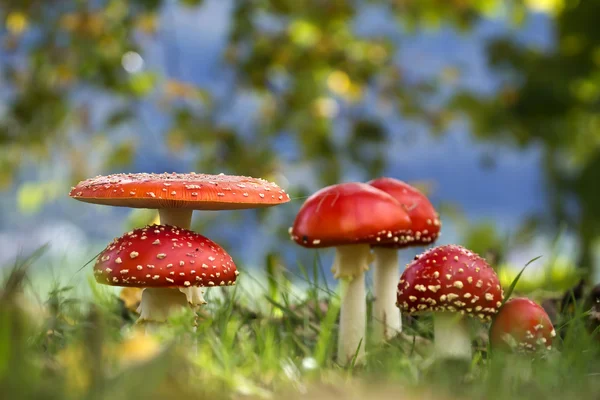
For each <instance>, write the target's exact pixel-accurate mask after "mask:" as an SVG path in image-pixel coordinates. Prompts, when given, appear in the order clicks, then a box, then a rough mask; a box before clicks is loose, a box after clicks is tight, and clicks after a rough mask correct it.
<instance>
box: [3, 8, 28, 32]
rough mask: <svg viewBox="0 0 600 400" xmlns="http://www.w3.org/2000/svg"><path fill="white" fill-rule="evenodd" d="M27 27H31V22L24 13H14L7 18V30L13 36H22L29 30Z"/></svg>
mask: <svg viewBox="0 0 600 400" xmlns="http://www.w3.org/2000/svg"><path fill="white" fill-rule="evenodd" d="M27 26H29V21H28V19H27V16H26V15H25V14H23V13H22V12H19V11H13V12H11V13H9V14H8V15H7V16H6V29H8V31H9V32H10V33H12V34H13V35H20V34H21V33H23V32H24V31H25V30H26V29H27Z"/></svg>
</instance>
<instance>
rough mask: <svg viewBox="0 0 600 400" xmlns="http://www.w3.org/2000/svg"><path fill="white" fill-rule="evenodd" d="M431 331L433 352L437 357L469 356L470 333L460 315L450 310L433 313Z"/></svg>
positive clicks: (465, 357) (468, 357)
mask: <svg viewBox="0 0 600 400" xmlns="http://www.w3.org/2000/svg"><path fill="white" fill-rule="evenodd" d="M433 333H434V335H435V338H434V354H435V356H436V357H437V358H462V359H470V358H471V354H472V349H471V335H470V334H469V329H468V326H467V324H466V321H465V320H464V318H463V317H462V316H461V315H458V314H454V313H450V312H436V313H434V314H433Z"/></svg>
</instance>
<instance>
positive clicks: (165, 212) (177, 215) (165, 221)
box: [158, 208, 194, 229]
mask: <svg viewBox="0 0 600 400" xmlns="http://www.w3.org/2000/svg"><path fill="white" fill-rule="evenodd" d="M193 212H194V210H190V209H187V208H162V209H160V210H158V216H159V217H160V223H161V224H162V225H172V226H178V227H180V228H183V229H190V227H191V226H192V213H193Z"/></svg>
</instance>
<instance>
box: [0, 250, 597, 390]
mask: <svg viewBox="0 0 600 400" xmlns="http://www.w3.org/2000/svg"><path fill="white" fill-rule="evenodd" d="M36 256H37V255H34V256H33V257H32V258H29V259H27V260H24V261H23V262H19V263H18V264H17V265H15V266H14V267H13V268H10V269H6V272H7V276H6V279H5V282H4V284H3V286H2V288H1V289H0V393H1V394H2V395H0V398H2V399H30V398H31V399H111V400H118V399H134V398H135V399H138V398H141V399H158V398H177V399H204V398H210V399H220V398H262V399H280V398H289V399H292V398H303V397H306V398H311V399H313V398H314V399H345V398H348V399H353V398H357V399H358V398H360V399H364V398H380V399H388V398H389V399H400V398H407V399H424V398H432V399H446V398H447V399H458V398H460V399H463V398H473V399H531V398H546V399H554V398H556V399H559V398H560V399H565V398H567V399H570V398H573V399H583V398H596V397H597V394H598V393H600V337H599V335H598V332H597V331H596V332H593V331H591V329H590V328H589V326H588V323H587V321H588V315H587V312H586V310H585V309H584V306H583V305H582V304H577V305H576V306H575V307H574V308H573V309H572V310H571V311H570V314H569V316H563V317H562V319H561V322H560V323H559V324H557V326H556V328H557V331H558V332H559V336H561V338H560V339H558V338H557V340H556V342H555V346H554V347H555V349H554V350H553V351H552V352H550V353H549V354H546V355H544V356H543V357H520V358H519V357H517V358H515V357H505V356H504V355H503V354H499V353H498V354H491V353H490V352H489V350H488V345H487V340H486V339H487V329H488V326H487V325H482V324H480V323H478V322H476V321H472V325H473V327H474V330H475V338H476V339H475V342H474V346H475V348H476V352H475V356H474V357H473V360H472V362H471V363H470V364H459V363H456V362H445V363H440V362H435V361H434V360H432V359H431V358H430V349H431V342H430V339H431V338H432V333H431V321H429V320H428V319H427V318H420V319H418V320H414V319H407V320H406V321H405V326H406V329H405V333H404V334H403V335H402V336H401V337H398V338H396V339H395V340H393V341H392V342H390V343H387V344H385V345H381V346H374V345H373V344H372V343H369V342H368V341H367V342H366V343H365V344H364V345H365V346H366V349H367V359H366V364H365V365H351V366H349V367H342V366H339V365H337V364H336V363H335V361H334V360H335V349H336V340H337V328H338V327H337V316H338V313H339V297H338V296H337V294H336V292H335V288H333V287H330V286H328V285H327V283H326V282H325V281H324V276H325V274H324V272H323V271H322V269H321V268H320V267H319V263H318V262H315V263H314V265H313V266H311V267H305V266H300V273H299V274H292V273H290V272H289V271H284V270H282V268H281V267H280V266H279V264H278V263H277V260H276V259H273V258H269V259H268V260H267V263H266V267H265V276H266V277H265V279H264V280H260V281H259V280H258V279H254V278H252V277H251V275H250V274H248V273H243V274H241V275H240V284H239V285H238V286H235V287H233V288H214V289H211V290H208V291H207V295H206V298H207V300H208V302H209V304H208V305H207V306H206V307H204V308H203V309H202V310H201V311H200V312H199V314H198V316H197V317H196V316H195V315H194V314H193V313H192V312H191V311H190V312H186V313H182V314H180V315H177V316H174V317H173V319H172V321H170V324H169V326H168V327H166V328H165V329H163V330H161V331H160V332H158V334H157V336H156V337H144V336H143V335H140V334H139V333H138V334H136V325H135V324H134V321H135V318H136V315H135V313H133V312H132V311H130V310H128V309H127V308H125V307H124V305H123V303H122V302H121V301H120V300H119V298H118V296H117V295H115V292H114V291H111V290H108V288H106V287H105V286H101V285H97V284H96V283H95V282H93V281H92V280H90V281H89V285H90V289H91V292H92V296H91V297H90V298H82V297H77V296H76V295H75V294H74V293H75V291H74V288H70V287H63V286H61V285H58V284H57V285H55V286H54V288H53V289H52V290H51V291H50V292H49V293H47V294H39V293H38V297H42V298H44V299H45V300H44V301H43V304H36V303H35V298H36V297H35V296H29V295H28V293H29V292H30V289H31V288H30V286H29V283H28V282H30V279H29V275H28V267H29V265H30V264H31V263H33V262H34V261H35V258H36ZM262 282H265V283H264V284H263V283H262ZM299 288H300V289H299ZM117 293H118V292H117ZM369 305H370V303H369ZM194 320H195V321H196V324H197V329H196V331H194V330H193V325H194V324H193V321H194ZM529 365H531V366H533V368H531V374H530V376H528V375H527V373H526V371H527V370H528V367H529Z"/></svg>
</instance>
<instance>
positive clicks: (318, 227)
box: [290, 182, 411, 247]
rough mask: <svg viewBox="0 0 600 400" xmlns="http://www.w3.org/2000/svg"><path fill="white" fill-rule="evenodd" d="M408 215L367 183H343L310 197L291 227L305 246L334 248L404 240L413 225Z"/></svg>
mask: <svg viewBox="0 0 600 400" xmlns="http://www.w3.org/2000/svg"><path fill="white" fill-rule="evenodd" d="M410 225H411V222H410V218H409V216H408V214H407V213H406V211H404V209H403V208H402V207H401V206H400V204H399V203H398V202H397V201H396V200H395V199H394V198H393V197H392V196H390V195H389V194H387V193H385V192H383V191H381V190H379V189H376V188H374V187H372V186H369V185H367V184H365V183H358V182H351V183H340V184H337V185H332V186H328V187H325V188H323V189H321V190H319V191H318V192H316V193H314V194H313V195H312V196H310V197H309V198H308V199H306V201H305V202H304V204H303V205H302V207H301V208H300V211H298V215H297V216H296V220H295V221H294V226H293V227H292V228H290V235H291V237H292V240H294V241H295V242H296V243H298V244H299V245H301V246H304V247H331V246H341V245H346V244H359V243H367V244H370V243H376V242H378V241H381V240H382V239H388V240H397V241H401V240H403V238H404V232H405V231H406V230H407V229H408V228H410Z"/></svg>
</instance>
